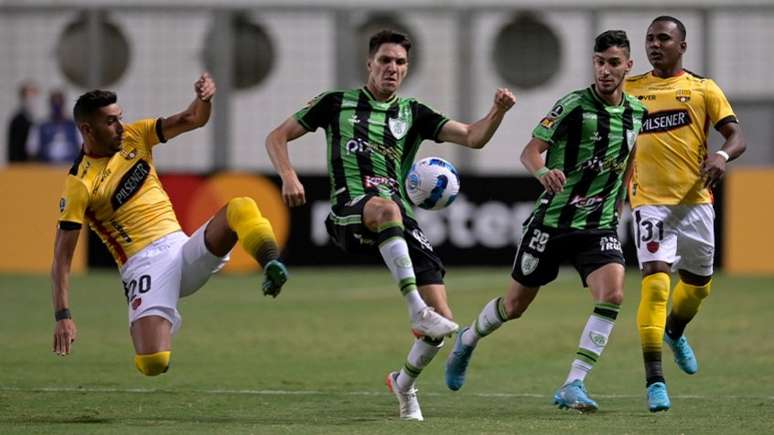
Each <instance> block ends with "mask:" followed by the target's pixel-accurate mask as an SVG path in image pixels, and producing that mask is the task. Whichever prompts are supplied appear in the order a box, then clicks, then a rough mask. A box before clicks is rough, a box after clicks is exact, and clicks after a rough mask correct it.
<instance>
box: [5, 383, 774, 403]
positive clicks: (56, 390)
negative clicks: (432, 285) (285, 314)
mask: <svg viewBox="0 0 774 435" xmlns="http://www.w3.org/2000/svg"><path fill="white" fill-rule="evenodd" d="M0 391H2V392H22V393H126V394H147V393H162V394H178V393H195V394H210V395H248V396H322V395H325V396H387V395H392V394H391V393H389V392H387V391H384V392H378V391H319V390H226V389H216V390H186V389H181V390H177V389H155V388H101V387H85V388H84V387H41V388H21V387H5V386H0ZM447 394H449V393H436V392H424V393H422V395H423V396H443V395H447ZM470 395H471V396H475V397H494V398H530V399H548V398H550V397H553V396H552V395H547V394H533V393H472V394H470ZM594 397H599V398H604V399H640V398H642V397H643V395H642V394H636V395H634V394H594ZM671 397H672V398H674V399H698V400H708V399H714V398H716V396H702V395H691V394H685V395H671ZM723 399H724V400H734V399H747V400H774V396H723Z"/></svg>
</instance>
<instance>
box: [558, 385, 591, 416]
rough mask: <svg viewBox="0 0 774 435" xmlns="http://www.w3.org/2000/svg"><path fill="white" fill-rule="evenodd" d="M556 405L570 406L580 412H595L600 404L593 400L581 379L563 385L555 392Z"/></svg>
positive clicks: (564, 407) (562, 407)
mask: <svg viewBox="0 0 774 435" xmlns="http://www.w3.org/2000/svg"><path fill="white" fill-rule="evenodd" d="M554 405H558V406H559V409H567V408H570V409H575V410H577V411H580V412H594V411H596V410H597V409H599V405H597V402H595V401H593V400H591V398H590V397H589V395H588V393H587V392H586V387H584V386H583V382H582V381H581V380H580V379H576V380H574V381H572V382H570V383H569V384H564V385H562V387H561V388H559V389H558V390H557V391H556V394H554Z"/></svg>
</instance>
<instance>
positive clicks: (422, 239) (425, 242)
mask: <svg viewBox="0 0 774 435" xmlns="http://www.w3.org/2000/svg"><path fill="white" fill-rule="evenodd" d="M411 235H412V236H414V238H415V239H417V241H418V242H419V244H420V245H422V247H423V248H425V249H427V250H428V251H432V250H433V245H431V244H430V240H429V239H428V238H427V236H425V233H423V232H422V231H421V230H420V229H419V228H417V229H415V230H413V231H411Z"/></svg>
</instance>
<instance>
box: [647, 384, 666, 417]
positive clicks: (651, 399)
mask: <svg viewBox="0 0 774 435" xmlns="http://www.w3.org/2000/svg"><path fill="white" fill-rule="evenodd" d="M671 407H672V402H670V401H669V395H668V394H667V388H666V384H664V383H663V382H655V383H653V384H650V386H649V387H648V409H650V412H659V411H667V410H669V408H671Z"/></svg>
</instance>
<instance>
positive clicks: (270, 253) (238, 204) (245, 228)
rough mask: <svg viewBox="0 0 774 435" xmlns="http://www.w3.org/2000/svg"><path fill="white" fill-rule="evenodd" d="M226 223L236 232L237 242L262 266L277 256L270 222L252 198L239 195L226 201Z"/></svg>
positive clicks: (277, 252) (277, 251)
mask: <svg viewBox="0 0 774 435" xmlns="http://www.w3.org/2000/svg"><path fill="white" fill-rule="evenodd" d="M226 218H227V220H228V225H229V227H231V229H232V230H233V231H234V232H235V233H237V237H238V238H239V243H240V244H241V245H242V247H243V248H244V249H245V251H247V252H248V253H249V254H250V255H252V256H253V258H255V259H256V260H257V261H258V262H259V263H260V264H261V265H262V266H265V265H266V263H268V262H269V261H271V260H275V259H276V258H277V257H279V248H277V242H276V240H275V239H274V231H272V228H271V223H269V221H268V219H266V218H265V217H263V216H262V215H261V212H260V210H258V205H257V204H256V203H255V201H254V200H253V199H252V198H247V197H239V198H234V199H232V200H231V201H229V202H228V208H227V209H226Z"/></svg>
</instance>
